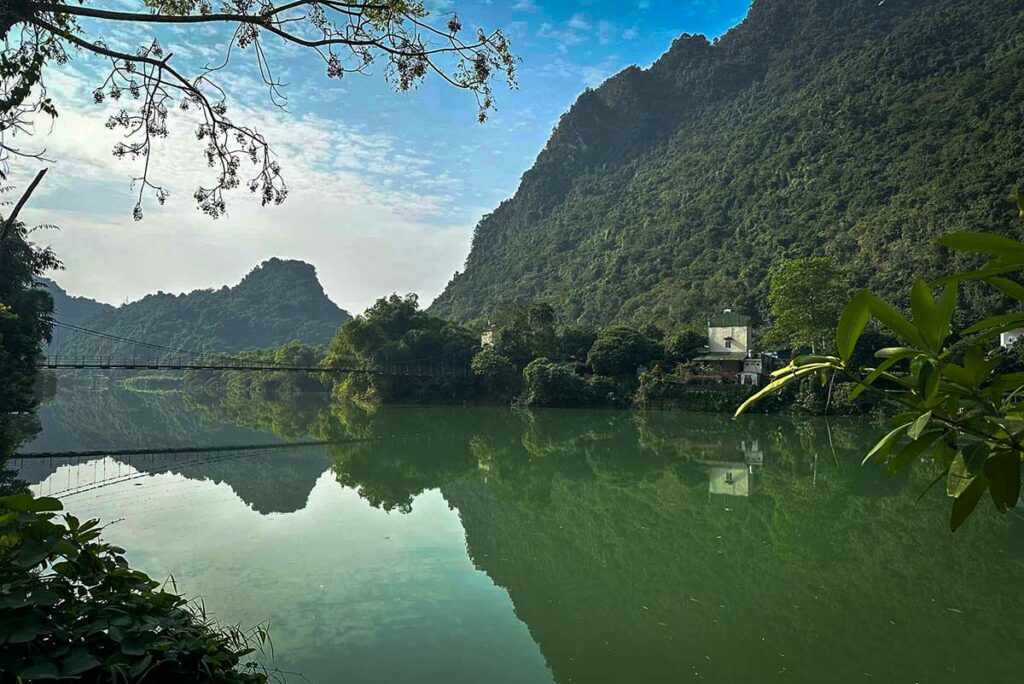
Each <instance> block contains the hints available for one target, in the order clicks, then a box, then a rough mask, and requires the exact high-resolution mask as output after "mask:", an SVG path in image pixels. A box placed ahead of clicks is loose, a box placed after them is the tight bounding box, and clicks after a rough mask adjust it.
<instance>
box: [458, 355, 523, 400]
mask: <svg viewBox="0 0 1024 684" xmlns="http://www.w3.org/2000/svg"><path fill="white" fill-rule="evenodd" d="M470 369H471V370H472V372H473V379H474V381H475V383H476V389H477V391H478V392H479V394H480V395H481V396H483V397H486V398H488V399H495V400H511V399H512V397H514V396H515V395H516V392H517V391H518V389H519V382H520V376H519V373H518V372H517V371H516V367H515V366H513V365H512V362H511V361H509V360H508V359H507V358H505V357H504V356H502V355H501V354H499V353H498V352H496V351H494V350H493V349H491V348H489V347H488V348H485V349H483V350H481V351H480V352H479V353H478V354H477V355H476V356H474V357H473V362H472V363H471V364H470Z"/></svg>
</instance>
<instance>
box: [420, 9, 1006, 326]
mask: <svg viewBox="0 0 1024 684" xmlns="http://www.w3.org/2000/svg"><path fill="white" fill-rule="evenodd" d="M1022 31H1024V12H1022V7H1021V3H1020V2H1019V1H1018V0H992V1H991V2H985V3H978V2H976V1H975V0H899V1H898V2H894V1H887V2H882V3H879V2H878V1H877V0H843V1H842V2H837V1H836V0H755V2H754V4H753V6H752V7H751V9H750V13H749V15H748V16H747V18H746V19H745V20H744V22H743V23H742V24H740V25H739V26H737V27H736V28H734V29H733V30H732V31H730V32H729V33H727V34H726V35H725V36H723V37H722V38H721V39H719V40H717V41H716V42H714V43H712V42H709V41H708V40H707V39H706V38H704V37H703V36H690V35H684V36H682V37H680V38H679V39H677V40H676V41H675V42H674V43H673V45H672V47H671V48H670V49H669V51H668V52H667V53H665V55H664V56H662V57H661V58H660V59H659V60H658V61H657V62H656V63H655V64H653V65H652V66H651V67H650V68H649V69H646V70H642V69H639V68H637V67H630V68H628V69H626V70H625V71H623V72H621V73H620V74H618V75H616V76H614V77H613V78H611V79H609V80H608V81H607V82H605V83H604V84H603V85H601V86H600V87H599V88H597V89H595V90H588V91H586V92H584V93H583V94H582V95H581V96H580V97H579V99H578V100H577V102H576V103H575V104H574V105H573V107H572V108H571V109H570V110H569V111H568V112H567V113H566V114H565V115H564V116H563V117H562V120H561V121H560V123H559V125H558V127H557V128H556V130H555V132H554V134H553V135H552V137H551V139H550V141H549V142H548V144H547V146H546V147H545V148H544V150H543V151H542V152H541V153H540V155H539V156H538V157H537V160H536V163H535V164H534V166H533V168H531V169H530V170H528V171H527V172H526V173H525V174H524V175H523V178H522V182H521V184H520V187H519V189H518V191H517V192H516V194H515V196H514V197H512V198H511V199H509V200H507V201H505V202H503V203H502V204H501V205H500V206H499V207H498V208H497V209H496V210H495V211H494V212H493V213H491V214H489V215H487V216H486V217H484V218H483V220H481V221H480V223H479V225H478V226H477V228H476V231H475V235H474V239H473V246H472V250H471V252H470V254H469V256H468V258H467V260H466V265H465V269H464V272H463V273H461V274H456V276H455V277H454V278H453V279H452V281H451V282H450V283H449V285H448V287H447V289H446V290H445V291H444V293H443V294H441V295H440V296H439V297H438V299H437V300H436V301H435V302H434V303H433V306H432V311H433V312H434V313H437V314H441V315H444V316H448V317H451V318H454V319H458V320H463V321H465V320H470V319H474V318H478V317H481V316H486V315H489V314H490V313H491V312H492V311H493V309H494V308H495V307H496V306H497V305H499V304H500V303H502V302H503V301H508V300H510V299H542V300H545V301H547V302H548V303H550V304H552V305H554V306H555V308H556V310H557V311H558V312H559V315H560V316H561V317H562V319H563V321H564V322H573V321H578V322H584V323H597V324H604V323H608V322H612V321H625V322H634V323H650V322H658V323H659V324H665V323H668V324H669V325H670V326H671V325H676V324H680V325H681V324H685V323H689V322H695V321H697V320H701V319H703V318H704V317H706V315H707V314H708V313H709V312H711V311H718V310H721V308H722V307H724V306H736V307H742V308H746V309H747V310H749V311H751V312H753V313H764V311H765V308H766V304H765V302H766V294H767V280H768V273H769V272H770V270H771V268H772V267H773V266H774V265H775V264H777V263H778V262H779V261H780V260H782V259H786V258H794V257H799V256H807V255H811V254H825V255H831V256H833V257H835V258H837V259H838V260H840V261H841V262H843V263H846V264H848V265H849V267H850V268H851V270H852V271H853V275H854V280H855V281H858V282H857V284H858V285H870V286H872V287H874V288H877V289H879V290H881V291H882V292H883V293H885V294H889V295H894V294H896V293H901V292H903V290H904V287H905V285H906V283H907V281H908V277H909V276H910V275H912V274H921V275H925V276H928V275H933V274H935V273H937V272H939V271H941V270H943V269H946V268H949V267H951V266H952V267H958V266H961V265H965V264H961V263H960V262H959V261H957V262H953V261H952V260H951V257H950V256H948V255H947V254H945V253H944V252H942V251H941V250H939V249H938V248H936V247H935V246H934V242H933V238H934V237H935V236H937V235H940V234H942V233H945V232H949V231H952V230H958V229H959V230H965V229H970V230H990V231H996V232H1004V233H1010V234H1014V233H1018V234H1019V233H1020V227H1019V225H1020V224H1019V221H1018V220H1017V219H1016V212H1015V210H1014V206H1013V201H1012V195H1013V189H1014V187H1015V186H1016V184H1018V183H1019V182H1020V181H1021V177H1020V173H1019V168H1018V166H1017V160H1018V159H1019V158H1020V157H1021V154H1022V152H1024V126H1022V125H1021V123H1022V115H1021V111H1024V110H1022V107H1021V104H1022V103H1024V81H1022V80H1021V79H1020V78H1019V74H1020V71H1021V68H1022V67H1024V52H1022V50H1021V49H1020V43H1019V36H1020V35H1021V34H1022ZM965 303H966V304H967V305H968V306H969V307H971V308H972V309H973V310H975V311H989V310H993V309H998V307H999V302H998V300H996V299H995V298H993V299H985V298H983V297H982V296H980V295H978V296H975V297H974V298H968V299H966V300H965Z"/></svg>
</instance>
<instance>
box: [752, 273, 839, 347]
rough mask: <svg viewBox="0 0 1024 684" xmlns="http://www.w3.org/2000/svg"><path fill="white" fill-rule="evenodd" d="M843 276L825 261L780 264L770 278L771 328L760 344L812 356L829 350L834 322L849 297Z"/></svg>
mask: <svg viewBox="0 0 1024 684" xmlns="http://www.w3.org/2000/svg"><path fill="white" fill-rule="evenodd" d="M847 281H848V279H847V276H846V274H845V273H844V272H843V270H842V269H841V268H840V267H839V265H838V264H836V262H834V261H833V260H832V259H829V258H827V257H807V258H804V259H794V260H792V261H786V262H783V264H782V265H781V266H780V267H779V268H778V269H777V270H776V271H775V272H774V273H773V274H772V278H771V292H770V294H769V295H768V301H769V304H770V305H771V311H772V325H771V327H770V328H769V329H768V331H767V332H766V333H765V336H764V344H769V345H772V344H774V345H780V346H786V347H790V348H792V349H807V348H809V349H810V350H811V352H812V353H816V352H822V351H828V350H830V349H831V347H832V345H833V343H834V341H835V335H834V332H833V331H834V330H835V326H836V322H837V321H838V320H839V314H840V312H842V310H843V307H844V306H845V305H846V302H847V299H848V297H849V292H850V289H849V286H848V285H847Z"/></svg>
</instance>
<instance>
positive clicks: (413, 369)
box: [323, 294, 477, 404]
mask: <svg viewBox="0 0 1024 684" xmlns="http://www.w3.org/2000/svg"><path fill="white" fill-rule="evenodd" d="M476 344H477V340H476V338H475V337H474V336H473V334H472V333H470V332H469V331H468V330H466V329H465V328H463V327H462V326H459V325H456V324H455V323H452V322H451V321H446V320H444V319H443V318H438V317H437V316H431V315H430V314H428V313H427V312H425V311H422V310H421V309H420V305H419V299H418V297H417V296H416V295H415V294H408V295H405V296H404V297H399V296H398V295H394V294H393V295H391V296H389V297H382V298H380V299H378V300H377V301H376V303H374V305H373V306H371V307H370V308H369V309H367V310H366V311H365V312H364V313H363V315H362V316H358V317H356V318H355V319H353V320H351V321H349V322H348V323H346V324H345V325H343V326H341V329H339V330H338V334H337V335H335V337H334V340H333V341H332V342H331V346H330V348H329V349H328V351H327V356H326V358H324V360H323V365H325V366H327V367H335V368H380V367H382V366H389V365H390V366H393V367H396V368H398V369H400V370H401V371H403V372H408V373H415V374H416V376H418V379H417V377H414V376H407V375H401V376H395V377H392V376H387V375H375V374H365V373H355V374H353V373H349V374H346V375H344V376H343V377H342V378H340V379H339V380H338V382H337V383H336V384H335V385H334V392H335V395H336V396H339V397H340V398H346V399H352V400H353V401H355V402H357V403H361V404H376V403H381V402H383V403H388V402H394V401H404V402H409V403H423V402H448V401H452V400H454V399H457V398H459V399H461V398H462V397H463V396H465V393H466V392H465V387H464V385H466V384H468V379H467V378H466V377H465V376H466V375H468V373H466V372H465V371H466V367H467V365H468V363H469V360H470V358H471V356H472V354H473V350H474V348H475V347H476ZM425 376H426V377H425ZM456 385H458V387H456ZM456 390H458V391H456Z"/></svg>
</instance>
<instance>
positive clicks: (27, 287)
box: [0, 222, 60, 413]
mask: <svg viewBox="0 0 1024 684" xmlns="http://www.w3.org/2000/svg"><path fill="white" fill-rule="evenodd" d="M59 267H60V262H59V261H58V260H57V257H56V256H55V255H54V253H53V252H52V251H51V250H50V249H49V248H40V247H37V246H35V245H34V244H33V243H32V242H30V241H29V239H28V229H27V228H26V227H25V225H24V224H23V223H19V222H15V223H13V224H11V225H10V229H9V230H5V231H4V235H2V236H0V379H2V382H0V413H10V412H15V411H27V410H29V409H30V408H31V407H32V405H33V391H32V387H33V384H34V383H35V379H36V369H35V364H36V362H37V361H38V360H39V358H40V356H41V351H42V344H43V343H44V342H45V341H47V340H48V339H49V338H50V335H51V330H52V326H51V322H50V316H51V314H52V312H53V300H52V299H51V298H50V295H49V294H47V292H46V291H45V290H44V289H42V288H40V287H39V286H38V285H37V284H36V278H38V277H39V276H41V275H42V274H43V273H45V272H46V271H49V270H51V269H54V268H59Z"/></svg>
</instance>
